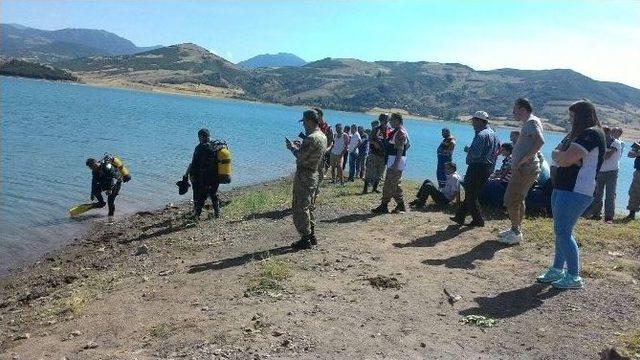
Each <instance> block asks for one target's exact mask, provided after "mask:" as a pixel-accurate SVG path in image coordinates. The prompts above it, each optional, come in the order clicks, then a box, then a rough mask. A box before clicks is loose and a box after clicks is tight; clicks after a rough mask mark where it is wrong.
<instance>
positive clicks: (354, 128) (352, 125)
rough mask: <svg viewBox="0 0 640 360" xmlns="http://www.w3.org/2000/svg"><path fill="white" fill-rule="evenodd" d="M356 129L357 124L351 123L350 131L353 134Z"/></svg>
mask: <svg viewBox="0 0 640 360" xmlns="http://www.w3.org/2000/svg"><path fill="white" fill-rule="evenodd" d="M356 131H358V125H356V124H351V133H352V134H355V133H356Z"/></svg>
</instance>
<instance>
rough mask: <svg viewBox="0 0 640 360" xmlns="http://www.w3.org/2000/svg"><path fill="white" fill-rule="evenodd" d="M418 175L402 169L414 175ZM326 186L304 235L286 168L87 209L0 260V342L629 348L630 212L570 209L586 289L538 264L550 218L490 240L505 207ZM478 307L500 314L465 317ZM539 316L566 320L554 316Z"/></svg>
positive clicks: (583, 353) (199, 354)
mask: <svg viewBox="0 0 640 360" xmlns="http://www.w3.org/2000/svg"><path fill="white" fill-rule="evenodd" d="M418 186H419V183H417V182H412V181H407V182H406V183H404V187H405V190H406V191H407V192H408V193H413V192H414V191H416V190H417V187H418ZM322 189H323V190H322V191H321V193H320V196H319V198H318V200H319V201H318V206H317V210H316V216H317V217H316V218H317V221H318V233H319V234H318V235H319V246H318V248H316V249H314V250H308V251H293V250H292V249H291V248H290V247H289V244H290V243H291V241H292V240H295V239H296V236H297V234H296V232H295V228H294V226H293V223H292V221H291V213H290V210H289V204H290V192H291V180H290V178H288V177H287V178H282V179H279V180H274V181H271V182H266V183H260V184H256V185H250V186H246V187H243V188H242V189H234V190H231V191H229V192H226V193H225V194H226V195H225V197H228V196H230V197H231V200H232V201H231V202H230V203H229V204H227V205H226V206H224V207H223V210H222V211H223V212H222V213H223V217H222V218H220V219H210V220H201V221H200V222H198V223H192V222H189V220H188V218H186V217H185V213H186V212H189V211H190V204H188V203H181V204H179V205H176V206H174V207H171V208H166V209H158V210H153V211H141V212H138V213H136V214H134V215H132V216H130V217H128V218H126V219H123V220H122V221H121V222H119V223H116V224H114V225H113V226H106V225H103V226H96V227H95V228H94V229H92V232H91V233H88V234H87V236H86V237H83V238H82V240H81V241H79V242H77V243H74V244H72V245H69V246H68V247H67V248H65V250H64V251H60V252H59V253H56V254H55V255H52V256H50V257H48V258H46V259H44V260H43V261H42V262H41V263H39V264H34V265H32V266H29V267H28V268H25V269H24V271H22V272H20V273H16V274H13V275H12V277H11V278H0V289H2V291H1V292H0V293H1V294H2V296H0V324H2V325H3V327H0V354H4V355H6V356H7V357H9V358H11V357H16V356H18V357H19V358H26V359H30V358H40V357H45V358H47V357H53V356H54V355H55V356H56V357H61V356H65V357H67V358H83V359H101V358H106V357H114V358H128V357H130V356H131V354H134V353H135V354H136V356H137V357H139V358H141V359H172V358H176V357H182V358H189V359H247V358H257V357H256V355H258V356H259V358H268V357H273V358H301V357H302V358H327V359H328V358H363V357H366V358H381V357H388V358H421V357H424V356H425V355H426V354H433V353H435V352H437V353H438V354H442V355H443V356H445V357H455V356H465V357H478V356H480V355H482V356H485V357H488V358H494V357H501V356H503V355H504V354H512V355H514V356H515V355H518V356H522V357H526V358H529V357H531V358H553V357H554V355H557V351H558V350H557V349H558V348H562V347H563V346H567V347H568V348H571V349H573V351H571V352H566V353H565V354H569V355H568V356H567V359H569V360H581V359H584V358H590V357H593V356H595V354H597V353H598V352H599V351H601V350H602V349H603V348H608V347H610V346H619V347H620V348H623V347H624V346H625V344H626V343H625V341H624V340H623V339H622V338H619V336H618V335H615V334H624V335H625V336H636V335H634V334H635V331H636V330H638V331H640V328H637V324H638V322H637V320H638V319H640V291H638V289H640V288H639V286H640V285H639V284H638V281H639V280H640V262H639V261H638V260H637V255H638V254H640V243H639V242H638V240H637V239H634V238H633V235H634V234H635V232H637V231H638V229H639V228H638V226H639V225H640V222H634V223H626V224H627V225H623V223H619V225H618V227H616V228H614V227H610V226H606V225H604V224H602V223H597V222H590V221H585V220H580V224H579V225H578V233H577V236H578V238H579V239H580V240H581V244H582V247H583V249H586V250H587V251H584V253H583V259H582V263H583V273H584V275H583V276H585V278H586V281H587V287H588V289H586V290H584V291H579V292H576V291H567V292H553V291H552V290H550V289H547V288H546V287H544V286H542V285H536V284H535V283H534V282H533V281H534V279H535V275H536V274H537V273H538V272H539V271H540V270H541V269H543V268H544V266H545V265H548V262H549V254H551V253H552V251H553V244H552V243H551V242H549V236H550V232H552V226H551V221H550V219H540V218H529V219H527V220H526V221H525V228H524V231H525V232H526V233H527V235H528V238H527V241H526V242H524V243H523V244H521V245H519V246H517V247H505V246H500V245H496V242H495V241H493V240H492V239H494V238H495V236H496V233H497V231H498V229H499V228H500V227H502V226H505V225H507V222H508V221H507V220H504V219H503V218H502V217H500V216H495V215H491V214H486V215H487V216H489V217H488V219H487V220H488V222H489V224H490V226H487V227H486V228H472V229H466V230H465V229H463V230H456V228H455V227H452V226H449V225H450V224H449V223H448V222H447V219H448V216H449V215H450V211H451V210H445V212H444V213H443V212H441V209H437V208H433V207H429V208H428V209H427V210H426V211H411V212H409V213H407V214H406V215H391V214H390V215H382V216H371V215H370V213H369V209H370V208H371V206H372V205H375V204H376V203H377V202H378V201H379V200H378V199H379V198H378V196H377V194H369V195H365V196H361V195H358V193H359V190H360V184H359V183H349V184H347V185H346V186H344V187H335V186H323V188H322ZM392 219H394V220H395V219H398V220H399V221H392ZM382 228H384V229H385V231H382V232H381V231H380V229H382ZM598 234H604V235H605V236H604V238H605V239H610V241H607V240H602V239H601V236H600V235H598ZM345 240H348V241H345ZM614 252H615V254H616V255H610V254H611V253H614ZM614 265H615V266H614ZM532 284H533V285H532ZM443 288H444V290H443ZM443 291H444V294H443ZM447 293H451V294H454V295H455V296H457V297H456V299H457V300H455V301H452V300H451V297H449V298H447V295H446V294H447ZM450 296H453V295H450ZM447 299H449V300H447ZM505 304H508V306H505ZM567 304H571V306H572V307H573V308H571V309H569V310H567ZM567 312H568V313H567ZM476 314H477V315H484V316H488V317H490V318H493V319H494V320H496V321H497V325H496V326H494V327H490V328H479V327H477V326H471V325H466V324H463V323H462V322H461V318H462V317H465V316H468V315H476ZM576 315H579V316H577V317H576ZM611 316H613V317H615V319H616V321H605V320H606V319H609V318H610V317H611ZM550 317H551V318H554V319H560V320H562V321H558V322H557V326H553V327H549V326H548V323H549V319H550ZM568 319H572V320H573V321H566V320H568ZM575 326H580V327H582V328H585V329H589V331H587V332H579V333H576V332H572V331H570V329H572V328H574V327H575ZM531 329H534V330H533V331H531ZM638 334H639V335H638V336H640V333H638ZM496 339H499V340H496ZM625 339H626V338H625ZM521 343H527V344H532V346H530V347H527V348H526V349H525V348H524V347H520V345H519V344H521ZM422 344H424V345H422ZM459 344H464V346H462V347H461V346H460V345H459ZM535 344H539V345H535ZM425 348H426V349H425ZM0 357H1V356H0Z"/></svg>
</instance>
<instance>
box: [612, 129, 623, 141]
mask: <svg viewBox="0 0 640 360" xmlns="http://www.w3.org/2000/svg"><path fill="white" fill-rule="evenodd" d="M611 133H612V135H613V137H614V139H620V137H621V136H622V128H621V127H615V128H613V131H612V132H611Z"/></svg>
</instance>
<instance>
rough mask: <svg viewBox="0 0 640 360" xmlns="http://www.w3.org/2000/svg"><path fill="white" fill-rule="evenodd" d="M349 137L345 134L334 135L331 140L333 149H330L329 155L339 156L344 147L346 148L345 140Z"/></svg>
mask: <svg viewBox="0 0 640 360" xmlns="http://www.w3.org/2000/svg"><path fill="white" fill-rule="evenodd" d="M348 138H349V135H347V134H346V133H342V135H338V134H336V135H335V137H334V138H333V147H332V148H331V153H332V154H333V155H340V154H342V152H343V151H344V147H345V146H346V142H347V141H348V140H347V139H348Z"/></svg>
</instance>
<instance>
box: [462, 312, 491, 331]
mask: <svg viewBox="0 0 640 360" xmlns="http://www.w3.org/2000/svg"><path fill="white" fill-rule="evenodd" d="M460 322H461V323H463V324H469V325H475V326H479V327H484V328H486V327H494V326H496V325H497V324H498V320H496V319H494V318H490V317H487V316H482V315H467V316H464V317H462V318H461V319H460Z"/></svg>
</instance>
